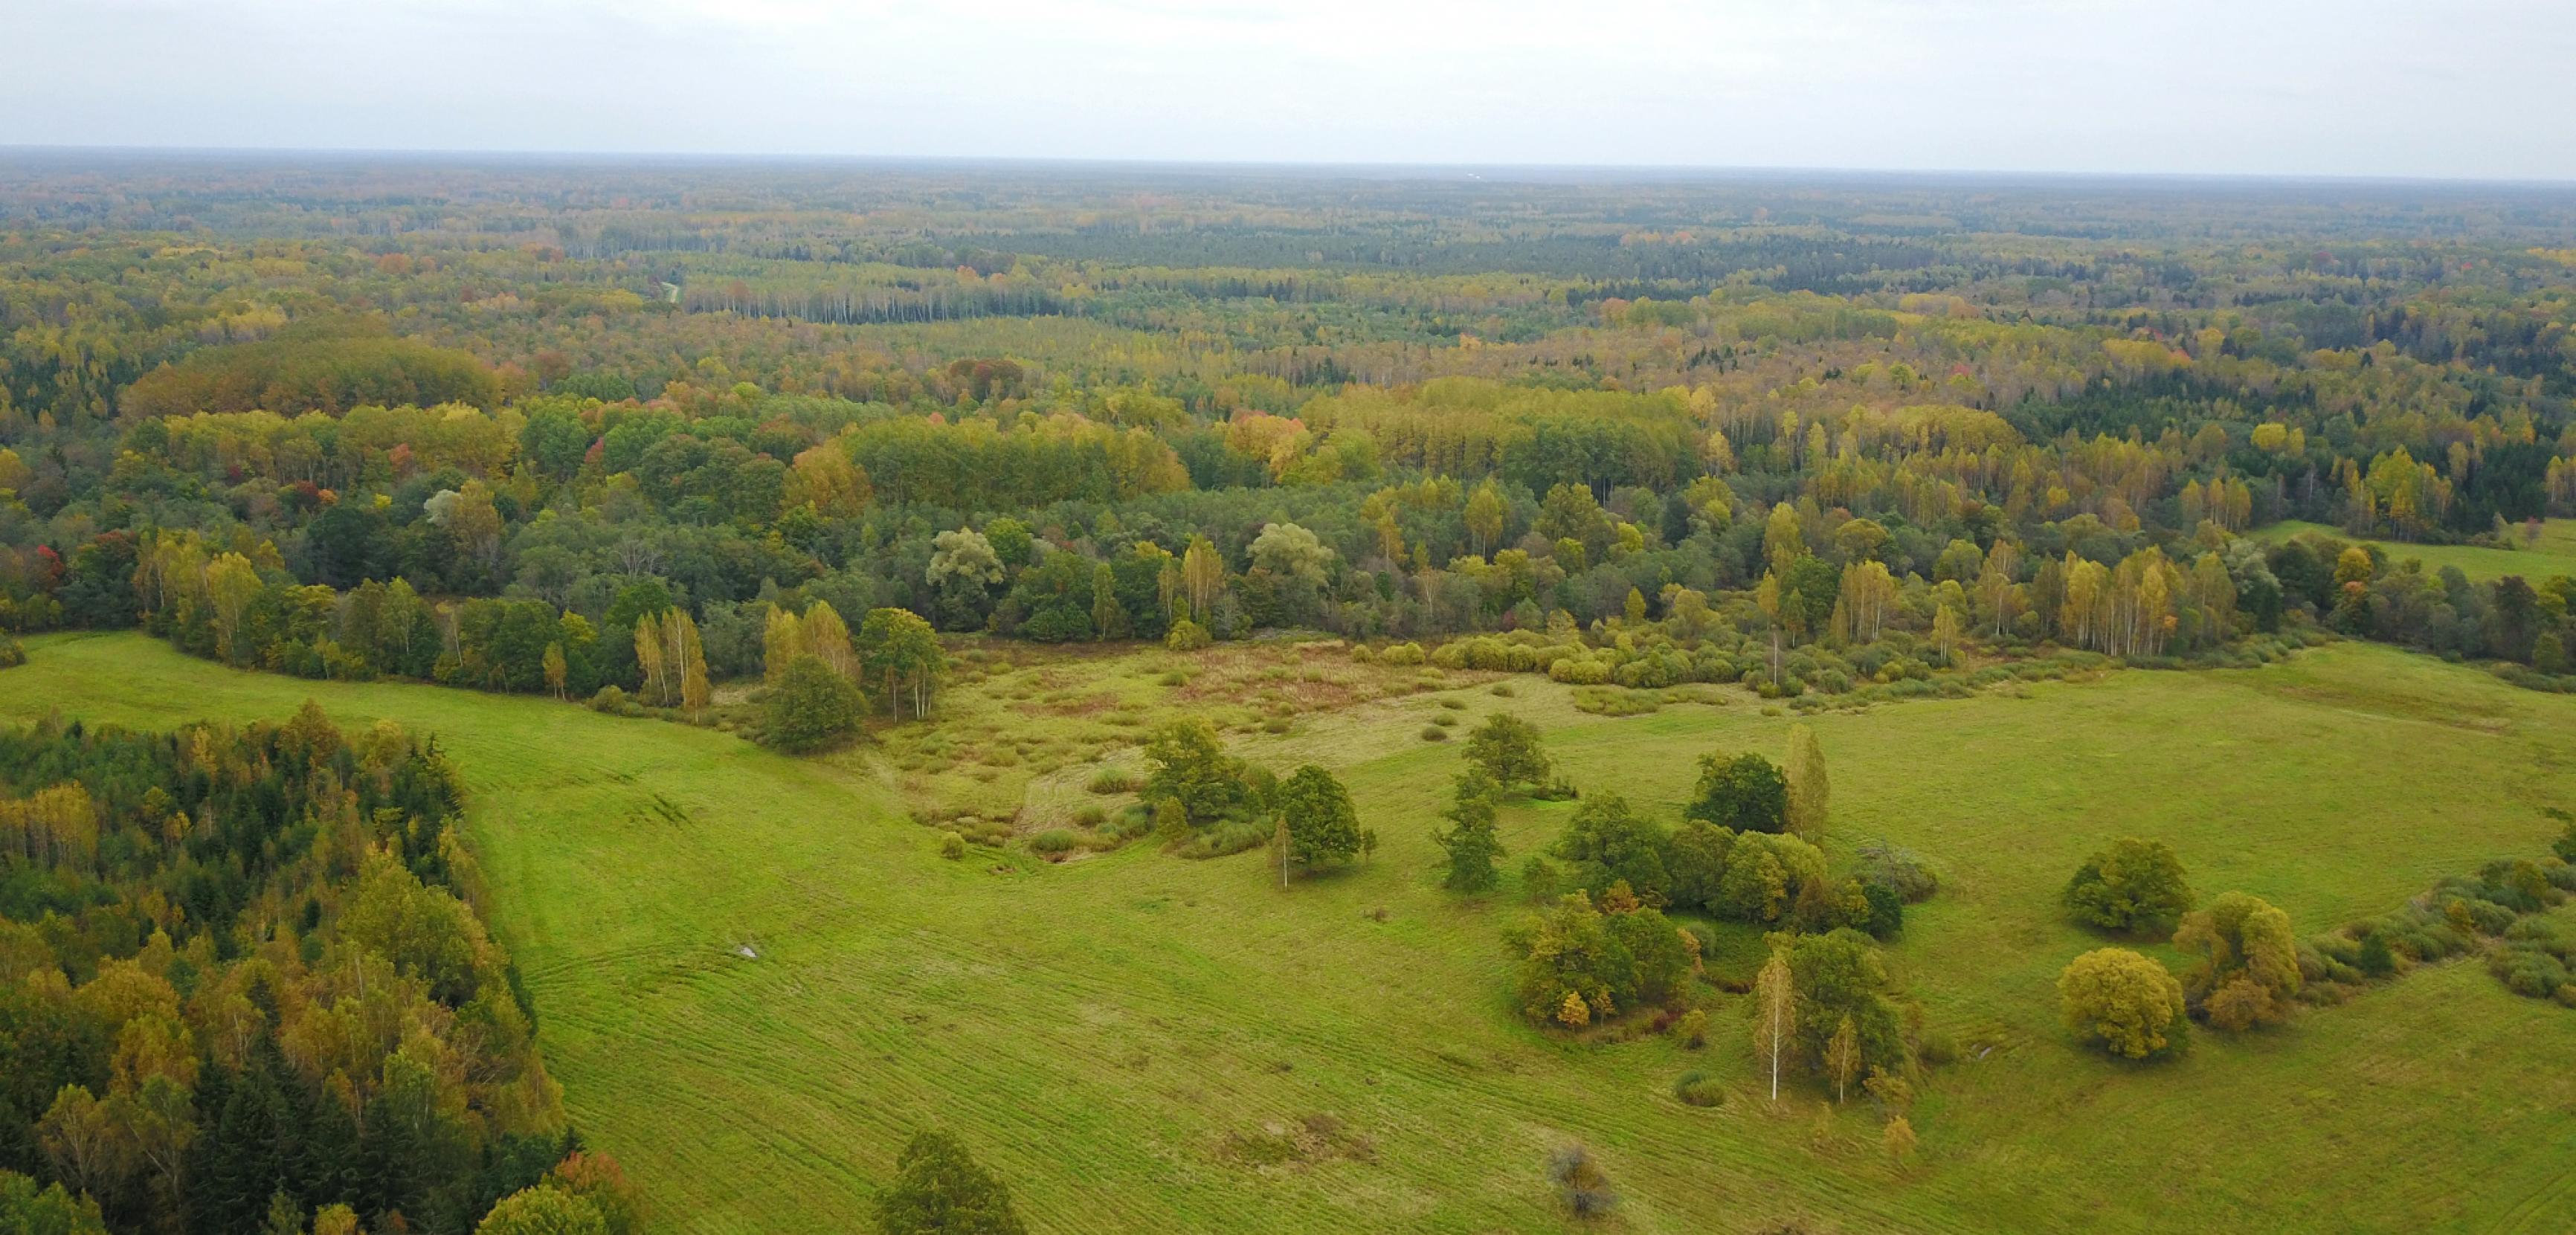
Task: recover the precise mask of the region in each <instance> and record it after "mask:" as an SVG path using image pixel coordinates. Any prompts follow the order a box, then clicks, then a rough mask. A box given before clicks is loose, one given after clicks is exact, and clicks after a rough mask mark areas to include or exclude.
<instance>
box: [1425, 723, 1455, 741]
mask: <svg viewBox="0 0 2576 1235" xmlns="http://www.w3.org/2000/svg"><path fill="white" fill-rule="evenodd" d="M1422 740H1423V741H1425V742H1446V741H1448V740H1449V731H1448V730H1446V729H1443V728H1441V727H1440V726H1438V725H1424V726H1423V727H1422Z"/></svg>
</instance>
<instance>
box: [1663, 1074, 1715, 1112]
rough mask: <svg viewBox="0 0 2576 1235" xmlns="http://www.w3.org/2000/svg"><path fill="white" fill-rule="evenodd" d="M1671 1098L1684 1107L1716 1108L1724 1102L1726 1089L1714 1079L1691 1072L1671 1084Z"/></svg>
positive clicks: (1707, 1075)
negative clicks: (1679, 1101) (1676, 1099)
mask: <svg viewBox="0 0 2576 1235" xmlns="http://www.w3.org/2000/svg"><path fill="white" fill-rule="evenodd" d="M1673 1096H1674V1097H1675V1098H1678V1099H1680V1100H1681V1103H1682V1105H1684V1106H1716V1105H1719V1104H1720V1103H1723V1102H1725V1101H1726V1089H1725V1087H1724V1086H1722V1085H1720V1084H1719V1083H1718V1080H1717V1078H1716V1077H1713V1076H1710V1075H1709V1074H1708V1073H1706V1072H1700V1071H1697V1070H1693V1071H1690V1072H1684V1073H1682V1075H1681V1079H1679V1080H1676V1081H1674V1082H1673Z"/></svg>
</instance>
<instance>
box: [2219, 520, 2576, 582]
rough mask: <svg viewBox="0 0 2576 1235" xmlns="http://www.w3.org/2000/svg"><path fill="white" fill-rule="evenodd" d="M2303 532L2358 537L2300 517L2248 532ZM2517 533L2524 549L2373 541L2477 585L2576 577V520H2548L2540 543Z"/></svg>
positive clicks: (2398, 557) (2273, 538)
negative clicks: (2453, 569) (2453, 570)
mask: <svg viewBox="0 0 2576 1235" xmlns="http://www.w3.org/2000/svg"><path fill="white" fill-rule="evenodd" d="M2301 532H2316V533H2318V534H2321V535H2325V536H2332V537H2334V538H2336V539H2338V540H2346V541H2349V540H2352V539H2353V537H2351V536H2347V535H2345V534H2344V532H2343V530H2342V529H2340V528H2335V527H2329V526H2327V525H2326V524H2323V523H2302V522H2300V521H2298V520H2295V519H2291V520H2284V521H2282V522H2280V523H2274V524H2269V525H2266V526H2264V527H2259V528H2256V529H2254V530H2253V531H2251V532H2248V533H2246V534H2247V535H2249V536H2252V537H2254V538H2255V539H2257V540H2262V541H2266V542H2270V543H2275V544H2277V543H2279V542H2281V541H2284V540H2288V539H2289V538H2291V537H2293V536H2296V535H2298V534H2299V533H2301ZM2513 537H2514V544H2515V545H2516V546H2518V547H2517V548H2512V549H2490V548H2487V547H2485V546H2483V545H2416V544H2407V543H2404V542H2402V541H2370V542H2367V543H2371V544H2376V545H2378V546H2379V547H2380V548H2381V549H2382V550H2384V551H2386V552H2387V554H2388V560H2389V561H2392V562H2403V561H2405V560H2406V559H2408V558H2414V559H2416V560H2418V561H2421V562H2422V563H2424V569H2425V570H2426V571H2428V572H2431V573H2439V572H2440V571H2441V569H2442V568H2443V567H2445V566H2457V567H2459V568H2460V573H2461V574H2463V575H2466V576H2467V577H2468V579H2469V582H2471V583H2482V582H2486V581H2489V580H2494V579H2501V578H2504V577H2505V576H2506V575H2520V576H2522V578H2523V580H2524V581H2525V582H2528V583H2533V584H2537V583H2539V582H2540V581H2541V580H2544V579H2554V578H2556V577H2558V576H2560V575H2576V519H2550V520H2547V521H2546V522H2543V523H2542V524H2541V525H2540V539H2539V540H2538V541H2536V542H2529V543H2526V542H2525V541H2524V540H2523V536H2522V529H2521V528H2520V527H2516V528H2514V530H2513Z"/></svg>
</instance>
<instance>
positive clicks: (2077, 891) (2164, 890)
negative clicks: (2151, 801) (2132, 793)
mask: <svg viewBox="0 0 2576 1235" xmlns="http://www.w3.org/2000/svg"><path fill="white" fill-rule="evenodd" d="M2066 907H2067V909H2069V910H2070V911H2072V912H2073V913H2074V914H2075V917H2076V919H2077V920H2078V921H2081V922H2084V923H2086V924H2088V925H2092V926H2098V927H2101V928H2102V929H2104V930H2111V931H2124V932H2127V933H2130V934H2135V935H2146V936H2151V937H2157V938H2161V937H2163V936H2165V935H2168V934H2170V933H2172V931H2173V928H2174V924H2175V923H2177V922H2179V921H2181V920H2182V915H2183V914H2185V913H2187V912H2189V911H2190V909H2191V885H2190V883H2189V881H2188V880H2187V879H2185V877H2184V875H2183V869H2182V859H2181V858H2180V857H2177V856H2175V854H2174V851H2173V847H2172V846H2170V845H2167V844H2165V843H2164V842H2163V841H2151V840H2139V839H2138V838H2137V837H2134V836H2123V837H2121V838H2120V839H2118V840H2116V841H2113V842H2111V847H2110V848H2108V849H2105V850H2103V851H2101V852H2100V853H2097V854H2094V855H2093V856H2092V857H2089V858H2086V859H2085V860H2084V865H2082V866H2079V867H2077V868H2075V877H2074V878H2073V879H2070V880H2068V881H2067V884H2066Z"/></svg>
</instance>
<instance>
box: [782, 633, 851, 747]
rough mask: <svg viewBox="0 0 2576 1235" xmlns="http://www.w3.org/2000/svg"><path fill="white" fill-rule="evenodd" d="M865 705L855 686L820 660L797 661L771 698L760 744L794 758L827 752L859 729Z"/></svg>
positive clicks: (791, 663) (804, 656) (813, 657)
mask: <svg viewBox="0 0 2576 1235" xmlns="http://www.w3.org/2000/svg"><path fill="white" fill-rule="evenodd" d="M866 710H867V700H866V699H865V698H864V697H863V696H862V695H860V693H859V688H858V686H857V684H856V683H853V682H851V681H850V679H848V678H845V677H842V676H841V675H840V674H838V673H835V672H833V671H832V667H831V666H830V665H827V664H824V663H823V660H822V658H821V657H819V656H814V655H811V654H808V655H803V656H799V657H797V658H796V659H795V660H793V661H791V662H789V663H788V666H787V673H786V676H784V677H782V678H780V679H779V681H778V685H777V686H775V687H772V688H771V689H770V692H769V714H768V717H767V723H766V724H765V725H763V726H762V729H761V740H762V741H764V742H766V743H768V744H769V745H771V746H774V747H776V748H778V749H779V750H783V751H786V752H788V753H790V754H800V755H801V754H806V753H809V752H812V751H818V750H828V749H830V748H832V747H834V746H838V745H840V744H841V743H843V742H845V741H848V740H849V737H850V735H851V734H852V733H854V732H856V731H857V730H858V727H859V717H860V716H861V715H862V714H863V713H864V712H865V711H866Z"/></svg>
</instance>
